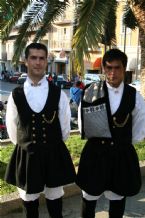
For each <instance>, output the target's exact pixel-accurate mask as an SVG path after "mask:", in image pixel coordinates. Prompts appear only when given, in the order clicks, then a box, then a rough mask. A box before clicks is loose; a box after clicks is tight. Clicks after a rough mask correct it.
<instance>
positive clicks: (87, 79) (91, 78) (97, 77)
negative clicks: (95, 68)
mask: <svg viewBox="0 0 145 218" xmlns="http://www.w3.org/2000/svg"><path fill="white" fill-rule="evenodd" d="M101 80H104V75H103V74H91V73H86V74H85V76H84V80H83V83H84V85H87V84H90V83H92V82H99V81H101Z"/></svg>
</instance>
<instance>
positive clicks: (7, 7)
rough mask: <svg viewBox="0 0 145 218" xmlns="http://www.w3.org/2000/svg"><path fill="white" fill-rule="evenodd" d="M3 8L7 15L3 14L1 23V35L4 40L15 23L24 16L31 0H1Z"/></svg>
mask: <svg viewBox="0 0 145 218" xmlns="http://www.w3.org/2000/svg"><path fill="white" fill-rule="evenodd" d="M1 3H2V6H1V7H2V10H3V11H5V12H6V14H7V15H6V16H5V15H4V16H3V19H2V24H1V37H2V39H3V40H6V39H7V38H8V36H9V34H10V32H11V30H12V28H13V26H15V24H16V23H17V22H18V20H19V19H20V18H21V17H22V14H23V13H24V11H25V10H26V9H27V7H28V5H29V4H30V3H31V0H21V1H19V0H15V1H11V0H7V1H5V2H4V0H1Z"/></svg>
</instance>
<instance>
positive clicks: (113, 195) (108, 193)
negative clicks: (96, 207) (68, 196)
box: [82, 190, 124, 201]
mask: <svg viewBox="0 0 145 218" xmlns="http://www.w3.org/2000/svg"><path fill="white" fill-rule="evenodd" d="M82 194H83V198H85V199H86V200H88V201H93V200H94V201H95V200H98V199H99V198H100V197H101V196H102V195H103V194H104V195H105V198H107V199H109V200H121V199H122V198H124V196H121V195H118V194H116V193H114V192H112V191H105V192H103V193H102V194H101V195H98V196H93V195H89V194H88V193H86V192H85V191H83V190H82Z"/></svg>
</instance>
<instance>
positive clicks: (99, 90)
mask: <svg viewBox="0 0 145 218" xmlns="http://www.w3.org/2000/svg"><path fill="white" fill-rule="evenodd" d="M102 97H104V90H103V81H99V82H93V83H92V84H91V85H90V86H89V87H88V88H87V89H86V90H85V93H84V97H83V100H84V101H85V102H88V103H92V102H94V101H96V100H97V99H99V98H102Z"/></svg>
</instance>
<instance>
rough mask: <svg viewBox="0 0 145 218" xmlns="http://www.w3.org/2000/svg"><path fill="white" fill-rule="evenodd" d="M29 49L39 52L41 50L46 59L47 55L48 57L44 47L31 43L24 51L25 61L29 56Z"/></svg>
mask: <svg viewBox="0 0 145 218" xmlns="http://www.w3.org/2000/svg"><path fill="white" fill-rule="evenodd" d="M30 49H38V50H39V49H42V50H44V51H45V53H46V57H47V55H48V50H47V47H46V46H45V45H44V44H42V43H36V42H33V43H31V44H29V45H28V46H27V47H26V49H25V58H26V59H27V58H28V56H29V50H30Z"/></svg>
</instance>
